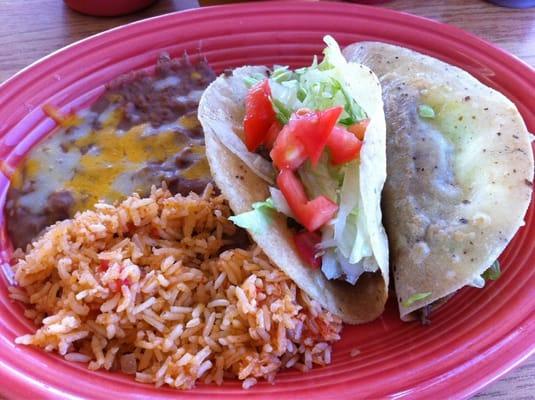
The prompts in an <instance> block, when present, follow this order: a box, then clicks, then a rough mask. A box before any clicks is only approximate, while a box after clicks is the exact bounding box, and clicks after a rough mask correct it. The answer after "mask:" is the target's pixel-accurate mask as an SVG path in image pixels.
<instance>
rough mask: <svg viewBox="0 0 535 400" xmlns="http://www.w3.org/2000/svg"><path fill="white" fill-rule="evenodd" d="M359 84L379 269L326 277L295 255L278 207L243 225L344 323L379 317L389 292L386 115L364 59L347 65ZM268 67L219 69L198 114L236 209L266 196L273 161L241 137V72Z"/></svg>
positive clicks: (366, 188) (213, 164) (367, 204)
mask: <svg viewBox="0 0 535 400" xmlns="http://www.w3.org/2000/svg"><path fill="white" fill-rule="evenodd" d="M352 68H353V70H354V71H355V76H352V77H351V78H348V79H355V83H356V84H357V85H358V87H359V89H358V90H357V92H358V93H356V94H355V96H359V99H358V100H359V104H361V106H362V107H363V108H364V109H365V111H366V113H367V115H368V116H369V117H370V121H371V122H370V125H369V127H368V129H367V131H366V141H365V143H364V145H363V147H362V150H361V155H360V157H361V162H360V170H359V173H360V179H361V180H362V182H363V183H362V185H360V186H361V197H362V198H363V199H364V200H363V202H362V207H363V208H364V209H365V212H366V213H367V214H366V215H367V218H368V219H369V220H370V223H369V226H371V228H370V239H371V246H372V248H373V252H374V256H375V257H374V259H373V262H375V263H376V264H377V266H378V268H377V272H375V273H371V272H365V273H364V274H363V275H361V276H360V278H359V279H358V281H357V283H356V284H355V285H351V284H349V283H347V282H343V281H338V280H328V279H326V278H325V276H324V275H323V273H322V272H321V270H319V269H312V268H311V267H309V266H307V265H306V264H305V263H304V262H303V261H302V260H301V258H300V257H299V255H298V253H297V250H296V248H295V245H294V242H293V234H294V232H293V231H292V230H291V229H290V228H289V227H288V226H287V221H286V217H285V216H284V215H282V214H277V215H276V216H275V218H274V220H273V222H272V224H271V225H270V228H269V230H268V231H266V232H263V233H261V234H258V233H255V232H249V233H250V234H251V236H252V237H253V239H254V240H255V241H256V242H257V243H258V245H259V246H260V247H261V248H262V249H263V250H264V252H265V253H266V254H267V255H268V257H269V258H270V259H271V260H272V261H273V262H274V263H275V264H276V265H278V266H279V267H280V268H281V269H282V270H283V271H284V272H286V273H287V274H288V275H289V276H290V278H291V279H292V280H293V281H295V283H296V284H297V285H298V286H299V287H300V288H301V289H302V290H304V291H305V292H306V293H307V294H308V295H309V296H310V297H311V298H313V299H314V300H316V301H318V302H319V303H320V304H321V305H322V306H324V307H325V308H327V309H328V310H329V311H331V312H332V313H334V314H336V315H338V316H340V317H341V318H342V320H343V321H344V322H346V323H352V324H358V323H364V322H368V321H371V320H373V319H375V318H377V317H378V316H379V315H380V314H381V313H382V312H383V310H384V305H385V302H386V299H387V296H388V244H387V239H386V234H385V232H384V229H383V227H382V223H381V218H382V217H381V209H380V195H381V190H382V187H383V184H384V181H385V179H386V154H385V129H386V128H385V121H384V113H383V105H382V99H381V89H380V85H379V81H378V80H377V78H376V77H375V75H374V74H373V73H372V72H371V71H370V70H369V69H368V68H366V67H364V66H360V65H359V66H352ZM267 73H268V68H267V67H260V66H255V67H253V66H246V67H242V68H238V69H236V70H234V71H232V72H231V73H227V74H225V75H221V76H220V77H219V78H218V79H217V80H216V81H215V82H213V83H212V84H211V85H210V86H209V87H208V89H207V90H206V91H205V92H204V94H203V96H202V98H201V101H200V104H199V111H198V116H199V120H200V122H201V124H202V126H203V129H204V132H205V137H206V154H207V157H208V161H209V164H210V168H211V171H212V174H213V177H214V180H215V182H216V184H217V186H218V187H219V188H220V190H221V192H222V193H223V194H224V195H225V197H226V198H227V199H228V201H229V204H230V206H231V208H232V210H233V211H234V213H235V214H240V213H243V212H246V211H249V210H251V208H252V205H253V203H255V202H259V201H264V200H265V199H266V198H268V197H269V196H270V192H269V185H270V183H272V182H273V181H274V177H275V171H274V169H273V167H272V165H271V162H269V161H268V160H265V159H264V158H262V157H261V156H259V155H258V154H256V153H250V152H248V151H247V149H246V148H245V145H244V143H243V139H242V138H243V118H244V114H245V96H246V94H247V87H246V85H245V81H244V77H246V76H252V75H256V76H258V74H262V75H265V76H267Z"/></svg>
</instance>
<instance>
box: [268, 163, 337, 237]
mask: <svg viewBox="0 0 535 400" xmlns="http://www.w3.org/2000/svg"><path fill="white" fill-rule="evenodd" d="M277 185H278V187H279V189H280V190H281V192H282V194H283V195H284V198H285V199H286V201H287V202H288V206H289V207H290V209H291V210H292V212H293V213H294V215H295V217H296V219H297V222H299V223H300V224H301V225H303V226H304V227H305V228H306V229H307V230H308V231H310V232H313V231H315V230H316V229H318V228H320V227H322V226H323V225H324V224H325V223H326V222H328V221H329V220H330V219H331V218H332V217H333V216H334V214H336V211H338V205H337V204H336V203H334V202H332V201H331V200H329V199H328V198H327V197H325V196H318V197H316V198H315V199H314V200H310V201H309V200H308V198H307V195H306V192H305V188H304V186H303V184H302V183H301V181H300V180H299V178H298V177H297V176H296V175H295V174H294V173H293V172H292V171H291V170H289V169H283V170H282V171H281V172H280V173H279V175H278V176H277Z"/></svg>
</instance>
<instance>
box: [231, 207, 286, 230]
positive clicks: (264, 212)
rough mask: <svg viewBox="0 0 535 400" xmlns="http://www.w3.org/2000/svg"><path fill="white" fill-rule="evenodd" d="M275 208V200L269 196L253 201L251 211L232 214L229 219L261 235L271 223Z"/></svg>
mask: <svg viewBox="0 0 535 400" xmlns="http://www.w3.org/2000/svg"><path fill="white" fill-rule="evenodd" d="M275 210H276V209H275V205H274V203H273V200H272V199H271V198H268V199H266V200H265V201H260V202H257V203H253V209H252V210H251V211H246V212H244V213H241V214H238V215H234V216H231V217H229V218H228V219H229V220H230V221H232V222H233V223H234V225H237V226H239V227H240V228H244V229H248V230H250V231H251V232H253V233H256V234H258V235H261V234H262V233H264V232H265V231H266V230H267V229H268V228H269V226H270V225H271V223H272V221H273V213H274V212H275Z"/></svg>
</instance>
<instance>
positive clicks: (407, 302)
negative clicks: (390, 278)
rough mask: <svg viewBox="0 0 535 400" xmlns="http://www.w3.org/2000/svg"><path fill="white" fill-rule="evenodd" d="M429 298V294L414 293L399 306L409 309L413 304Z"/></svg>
mask: <svg viewBox="0 0 535 400" xmlns="http://www.w3.org/2000/svg"><path fill="white" fill-rule="evenodd" d="M429 296H431V292H424V293H415V294H413V295H412V296H411V297H409V298H408V299H407V300H405V301H404V302H403V303H401V304H402V305H403V307H410V306H411V305H412V304H413V303H414V302H416V301H420V300H423V299H426V298H428V297H429Z"/></svg>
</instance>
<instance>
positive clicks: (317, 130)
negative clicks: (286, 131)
mask: <svg viewBox="0 0 535 400" xmlns="http://www.w3.org/2000/svg"><path fill="white" fill-rule="evenodd" d="M342 111H343V108H342V107H332V108H328V109H326V110H324V111H308V110H305V111H300V110H298V111H297V112H296V113H294V114H293V115H292V117H291V119H290V126H291V127H292V130H293V131H294V132H295V136H297V138H298V139H299V140H300V141H301V143H303V145H304V146H305V150H306V152H307V155H308V157H309V158H310V162H311V163H312V165H313V166H315V165H316V164H317V163H318V161H319V159H320V157H321V153H322V152H323V150H324V149H325V145H326V144H327V141H328V139H329V136H330V134H331V131H332V129H333V127H334V125H335V124H336V121H338V118H339V117H340V115H341V114H342Z"/></svg>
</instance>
